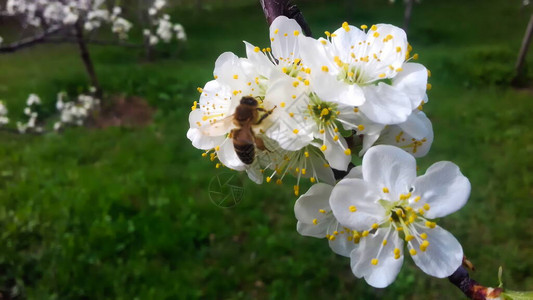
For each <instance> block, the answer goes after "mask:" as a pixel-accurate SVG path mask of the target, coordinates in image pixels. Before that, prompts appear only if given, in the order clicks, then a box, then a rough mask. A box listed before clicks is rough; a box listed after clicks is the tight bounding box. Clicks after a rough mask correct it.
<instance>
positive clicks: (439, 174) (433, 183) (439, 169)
mask: <svg viewBox="0 0 533 300" xmlns="http://www.w3.org/2000/svg"><path fill="white" fill-rule="evenodd" d="M413 186H414V188H415V190H414V192H413V197H416V196H420V197H421V200H420V201H419V202H418V203H413V208H419V207H421V206H422V205H424V204H425V203H427V204H429V205H430V210H429V211H427V212H426V214H425V217H427V218H430V219H433V218H440V217H444V216H446V215H449V214H451V213H453V212H455V211H457V210H459V209H460V208H461V207H463V206H464V205H465V204H466V201H467V200H468V196H469V195H470V181H468V178H466V177H465V176H464V175H463V174H462V173H461V170H459V167H458V166H457V165H455V164H454V163H452V162H449V161H441V162H437V163H435V164H433V165H431V167H429V168H428V170H427V171H426V174H424V175H422V176H420V177H418V178H417V179H416V180H415V181H414V184H413Z"/></svg>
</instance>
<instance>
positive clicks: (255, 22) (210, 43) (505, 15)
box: [0, 0, 533, 299]
mask: <svg viewBox="0 0 533 300" xmlns="http://www.w3.org/2000/svg"><path fill="white" fill-rule="evenodd" d="M295 3H296V4H297V5H298V6H299V8H300V9H301V11H302V12H303V14H304V16H305V18H306V19H307V21H308V23H309V25H310V26H311V29H312V31H313V34H314V36H315V37H318V36H323V32H324V31H325V30H329V31H332V30H335V29H337V28H339V27H340V25H341V24H342V22H343V21H348V22H349V23H350V24H352V25H355V26H359V25H361V24H367V25H371V24H375V23H391V24H395V25H397V26H402V24H403V15H404V3H403V2H402V1H400V0H398V1H396V3H390V2H388V1H386V0H352V1H348V0H346V1H325V0H324V1H295ZM169 5H170V11H169V13H170V15H171V16H172V19H173V20H175V21H176V22H179V23H181V24H182V25H183V26H184V28H185V30H186V32H187V37H188V40H187V42H186V43H179V44H178V43H170V44H164V45H158V46H157V48H156V49H157V52H156V53H155V55H154V57H153V59H152V60H151V61H147V60H146V59H145V56H144V53H143V50H142V49H136V48H126V47H116V46H102V45H94V46H90V51H91V55H92V59H93V63H94V65H95V69H96V72H97V73H98V75H99V79H100V84H101V86H102V89H103V91H104V95H105V98H107V99H133V98H135V99H138V101H140V102H142V103H147V104H148V105H149V106H150V107H151V108H146V107H145V108H144V118H145V119H143V120H144V121H143V122H140V123H138V124H137V123H135V122H134V123H135V124H133V125H131V126H100V127H101V128H95V127H94V126H92V127H77V128H68V129H66V130H65V131H63V132H61V133H54V132H53V131H52V132H48V133H45V134H39V135H36V134H24V135H22V134H17V133H16V132H11V131H9V130H0V145H1V146H0V292H1V294H2V296H1V297H0V298H2V299H10V298H15V299H24V298H29V299H104V298H106V299H107V298H109V299H180V298H186V299H191V298H192V299H194V298H211V299H212V298H214V299H250V298H260V299H283V298H296V299H308V298H318V299H322V298H326V299H327V298H351V299H355V298H357V299H375V298H384V299H461V298H463V297H464V296H463V295H462V293H461V292H460V291H459V290H458V289H457V288H455V287H453V286H452V285H451V284H450V283H449V282H448V280H447V279H437V278H431V277H429V276H426V275H425V274H424V273H423V272H422V271H421V270H419V269H418V268H417V267H416V266H415V265H414V263H413V262H412V260H411V259H406V261H405V263H404V266H403V268H402V271H401V272H400V274H399V276H398V278H397V280H396V281H395V282H394V283H393V284H392V285H391V286H389V287H388V288H386V289H374V288H372V287H370V286H368V285H367V284H366V283H365V282H364V280H358V279H356V278H354V276H353V275H352V273H351V270H350V266H349V259H348V258H344V257H341V256H337V255H335V254H334V253H333V252H332V251H330V249H329V247H328V245H327V242H326V240H319V239H314V238H308V237H302V236H300V235H299V234H298V233H297V232H296V230H295V229H296V220H295V218H294V213H293V205H294V202H295V200H296V197H295V196H294V195H293V193H292V184H290V183H287V184H284V185H276V184H266V183H264V184H263V185H256V184H254V183H252V182H251V181H249V180H248V179H246V178H245V177H246V176H245V175H242V176H243V177H242V181H243V182H244V196H243V197H242V200H241V201H240V203H238V204H237V205H236V206H234V207H231V208H222V207H219V206H216V205H214V204H213V203H212V202H211V200H210V198H209V192H208V186H209V184H210V181H211V180H212V179H213V178H214V177H215V176H216V175H219V174H222V173H227V172H232V171H230V170H228V169H217V168H215V163H214V162H211V161H210V160H209V159H208V158H203V157H202V156H201V153H202V151H200V150H197V149H195V148H194V147H193V146H192V145H191V143H190V141H189V140H188V139H187V138H186V132H187V129H188V126H189V125H188V114H189V111H190V108H191V104H192V102H193V101H195V100H198V92H197V90H196V88H197V87H202V86H203V85H204V84H205V82H207V81H208V80H210V79H211V78H212V71H213V67H214V62H215V60H216V58H217V57H218V55H220V54H221V53H222V52H225V51H232V52H234V53H236V54H237V55H238V56H245V51H244V44H243V43H242V41H243V40H246V41H248V42H251V43H252V44H255V45H257V46H260V47H269V41H268V25H267V23H266V21H265V18H264V15H263V11H262V9H261V7H260V5H259V1H251V0H246V1H245V0H232V1H221V0H201V1H200V0H197V1H185V0H183V1H170V2H169ZM127 7H128V5H125V6H124V8H125V12H124V13H125V14H126V15H128V14H133V13H135V12H134V11H128V9H127ZM531 11H532V8H531V7H529V8H527V7H526V8H523V7H522V2H521V1H519V0H506V1H503V0H470V1H463V0H447V1H445V0H422V1H421V2H420V3H415V4H414V7H413V10H412V18H411V22H410V25H409V34H408V38H409V42H410V44H411V45H412V46H413V48H414V50H413V52H416V53H418V54H419V55H420V59H419V62H421V63H423V64H424V65H425V66H427V67H428V69H430V70H431V73H432V77H431V78H430V83H431V84H432V86H433V89H432V90H431V91H429V100H430V101H429V103H428V104H427V105H426V106H425V107H424V111H425V112H426V113H427V115H428V117H429V118H430V119H431V120H432V122H433V127H434V131H435V141H434V143H433V147H432V150H431V151H430V152H429V154H428V156H426V157H425V158H423V159H421V160H419V165H420V171H421V172H424V171H425V169H426V168H427V167H428V166H429V165H431V164H432V163H434V162H436V161H440V160H450V161H453V162H455V163H456V164H457V165H459V166H460V167H461V170H462V172H463V173H464V174H465V175H466V176H467V177H468V178H469V179H470V181H471V183H472V195H471V197H470V200H469V202H468V203H467V205H466V206H465V207H464V208H463V209H462V210H460V211H458V212H457V213H455V214H453V215H451V216H449V217H447V218H444V219H442V220H440V221H439V224H440V225H441V226H442V227H444V228H446V229H447V230H448V231H450V232H451V233H453V234H454V235H455V236H456V237H457V239H458V240H459V241H460V242H461V243H462V245H463V248H464V251H465V254H466V255H467V257H468V258H469V259H470V260H471V261H472V262H473V264H474V265H475V267H476V271H475V272H473V273H472V277H473V278H475V279H476V280H477V281H479V282H480V283H482V284H484V285H489V286H497V284H498V280H497V272H498V267H499V266H503V270H504V272H503V281H504V284H505V285H504V286H505V287H506V288H508V289H512V290H533V216H532V215H533V197H532V196H533V130H532V128H533V118H532V114H533V88H532V86H533V85H532V84H531V80H528V79H527V78H531V76H532V75H533V74H532V72H529V73H527V72H526V77H525V78H526V79H525V80H523V82H522V84H521V87H515V86H513V85H511V82H512V80H513V78H514V76H515V71H514V68H515V61H516V59H517V57H518V52H519V49H520V45H521V42H522V38H523V36H524V33H525V31H526V26H527V24H528V21H529V18H530V16H531ZM15 25H16V24H13V23H12V22H10V21H9V20H7V19H5V18H3V19H0V36H4V38H5V39H6V40H8V38H9V36H12V35H13V34H14V33H16V30H19V28H18V27H17V26H15ZM136 31H137V33H139V32H140V29H139V28H136V27H135V25H134V27H133V28H132V32H133V33H135V32H136ZM137 35H139V34H137ZM132 36H133V34H132ZM4 42H6V41H4ZM76 47H77V46H76V45H75V44H43V45H38V46H35V47H31V48H28V49H24V50H21V51H18V52H16V53H7V54H4V53H2V54H0V99H1V100H3V101H4V103H5V104H6V105H7V106H8V108H9V110H10V118H11V119H12V122H15V121H16V120H17V119H19V118H20V119H22V118H23V117H24V114H23V112H22V111H23V108H24V107H25V105H26V103H25V101H26V98H27V97H28V95H29V94H30V93H36V94H38V95H39V96H40V97H41V100H42V105H41V111H40V117H42V118H44V119H46V118H50V119H53V118H57V116H56V108H55V101H56V94H57V93H58V92H59V91H61V90H65V91H67V92H68V93H72V94H76V93H79V92H80V91H83V90H86V89H87V82H88V79H87V75H86V73H85V71H84V66H83V64H82V62H81V60H80V59H79V54H78V52H77V48H76ZM532 60H533V55H532V54H531V51H530V54H529V55H528V56H527V59H526V70H527V69H528V68H529V69H532V68H533V62H532ZM528 76H529V77H528ZM139 99H140V100H139ZM117 101H118V100H117ZM306 189H307V187H302V188H301V191H305V190H306Z"/></svg>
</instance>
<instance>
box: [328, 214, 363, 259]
mask: <svg viewBox="0 0 533 300" xmlns="http://www.w3.org/2000/svg"><path fill="white" fill-rule="evenodd" d="M334 231H337V232H338V234H337V235H335V238H334V239H329V247H330V248H331V250H333V252H335V253H337V254H339V255H342V256H345V257H350V253H351V252H352V251H353V249H355V248H356V246H357V244H355V243H354V242H353V239H351V233H349V232H347V231H345V230H344V229H343V228H342V226H341V225H339V224H338V223H337V222H334V223H332V224H331V226H330V227H329V229H328V234H329V235H332V234H334V233H333V232H334Z"/></svg>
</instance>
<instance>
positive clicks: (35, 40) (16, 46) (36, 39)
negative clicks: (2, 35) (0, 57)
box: [0, 26, 65, 53]
mask: <svg viewBox="0 0 533 300" xmlns="http://www.w3.org/2000/svg"><path fill="white" fill-rule="evenodd" d="M64 28H65V27H61V26H60V27H52V28H50V29H47V30H46V31H44V32H42V33H39V34H37V35H35V36H32V37H27V38H24V39H21V40H20V41H17V42H14V43H11V44H8V45H6V46H3V47H0V53H9V52H15V51H17V50H20V49H22V48H26V47H30V46H32V45H35V44H39V43H44V42H45V40H46V38H47V37H49V36H51V35H54V34H56V33H58V32H59V31H60V30H62V29H64Z"/></svg>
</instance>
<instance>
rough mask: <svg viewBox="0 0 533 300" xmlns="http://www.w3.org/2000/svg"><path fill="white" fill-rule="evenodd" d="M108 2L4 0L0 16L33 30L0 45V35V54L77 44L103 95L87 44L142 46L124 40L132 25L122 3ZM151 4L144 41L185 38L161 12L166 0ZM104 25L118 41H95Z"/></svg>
mask: <svg viewBox="0 0 533 300" xmlns="http://www.w3.org/2000/svg"><path fill="white" fill-rule="evenodd" d="M107 2H108V1H104V0H51V1H48V0H7V1H6V2H5V5H4V6H2V5H1V4H0V16H7V17H12V18H17V19H19V20H20V21H21V25H22V28H23V29H25V28H27V27H31V28H32V30H30V31H27V32H30V36H28V34H23V35H21V38H20V39H19V40H16V41H9V43H7V44H6V43H4V44H2V42H3V39H2V38H1V37H0V53H2V52H14V51H17V50H19V49H22V48H24V47H29V46H32V45H36V44H39V43H46V42H54V43H58V42H69V43H77V44H78V49H79V52H80V57H81V59H82V60H83V62H84V65H85V70H86V72H87V75H88V77H89V78H90V81H91V82H90V85H91V86H94V87H95V88H96V95H98V97H99V98H102V97H103V94H102V90H101V87H100V83H99V80H98V77H97V74H96V71H95V68H94V66H93V63H92V60H91V57H90V53H89V48H88V47H87V44H89V43H95V44H106V45H109V44H111V45H113V44H115V45H127V46H130V47H131V46H132V47H143V45H142V44H138V45H137V44H133V43H127V42H125V41H124V40H126V39H128V35H129V32H130V31H131V29H132V28H133V26H134V25H133V23H132V22H131V21H130V20H127V19H126V18H125V17H124V16H123V9H122V7H121V6H110V5H108V3H107ZM116 3H118V2H116ZM150 3H151V7H150V9H149V15H150V18H151V21H150V24H148V25H147V26H148V28H145V29H144V30H143V33H144V34H145V36H146V37H145V40H147V42H146V43H145V44H147V45H155V44H157V43H158V42H159V41H164V42H170V41H171V40H172V38H173V37H176V39H178V40H180V41H185V40H186V35H185V30H184V28H183V26H181V25H180V24H177V23H176V24H174V23H172V22H171V21H170V16H169V15H167V14H164V13H163V11H162V9H163V7H164V6H165V5H166V2H165V1H163V0H154V1H150ZM139 9H142V7H139ZM104 26H106V27H108V28H109V29H110V30H111V32H113V33H114V34H115V35H116V36H117V37H118V39H119V40H118V41H107V40H98V38H97V37H95V35H94V34H93V33H94V32H95V31H96V30H97V29H100V28H103V27H104ZM154 28H155V29H154ZM152 32H154V33H153V34H152ZM148 52H149V49H148V50H147V53H148Z"/></svg>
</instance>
